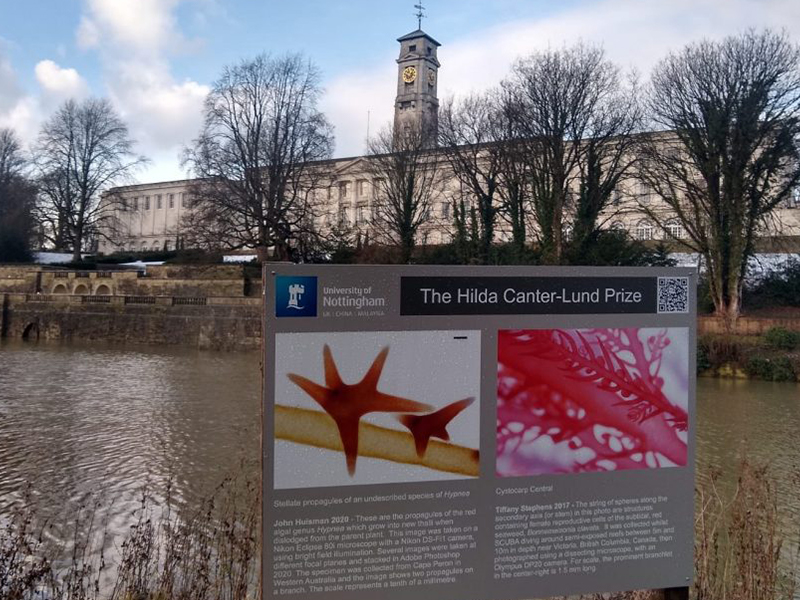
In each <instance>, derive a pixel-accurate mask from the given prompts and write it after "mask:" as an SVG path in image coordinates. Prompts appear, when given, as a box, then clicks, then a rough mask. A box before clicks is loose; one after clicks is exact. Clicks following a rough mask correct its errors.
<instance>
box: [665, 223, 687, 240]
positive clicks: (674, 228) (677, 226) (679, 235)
mask: <svg viewBox="0 0 800 600" xmlns="http://www.w3.org/2000/svg"><path fill="white" fill-rule="evenodd" d="M667 233H669V235H670V237H672V238H675V239H676V240H682V239H683V238H685V237H686V231H685V230H684V229H683V224H682V223H681V222H680V221H678V220H677V219H672V220H671V221H669V222H668V223H667Z"/></svg>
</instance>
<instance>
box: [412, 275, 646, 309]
mask: <svg viewBox="0 0 800 600" xmlns="http://www.w3.org/2000/svg"><path fill="white" fill-rule="evenodd" d="M656 287H657V279H656V278H655V277H625V278H622V277H620V278H615V277H401V282H400V314H401V315H514V314H626V313H627V314H648V313H655V312H656Z"/></svg>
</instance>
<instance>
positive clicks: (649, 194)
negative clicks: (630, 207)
mask: <svg viewBox="0 0 800 600" xmlns="http://www.w3.org/2000/svg"><path fill="white" fill-rule="evenodd" d="M639 196H640V198H641V200H642V202H645V203H648V202H650V201H651V200H652V199H653V188H651V187H650V186H649V185H648V184H646V183H640V184H639Z"/></svg>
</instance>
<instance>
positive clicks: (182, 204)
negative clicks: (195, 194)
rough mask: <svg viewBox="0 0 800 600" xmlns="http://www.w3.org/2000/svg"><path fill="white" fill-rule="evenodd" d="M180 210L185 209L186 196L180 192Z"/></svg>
mask: <svg viewBox="0 0 800 600" xmlns="http://www.w3.org/2000/svg"><path fill="white" fill-rule="evenodd" d="M181 208H186V194H185V193H184V192H181Z"/></svg>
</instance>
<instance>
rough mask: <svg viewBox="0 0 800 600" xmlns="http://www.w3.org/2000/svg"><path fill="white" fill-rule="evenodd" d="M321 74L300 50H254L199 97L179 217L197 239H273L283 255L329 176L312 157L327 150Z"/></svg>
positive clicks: (235, 242) (260, 243) (236, 242)
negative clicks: (185, 217) (201, 106)
mask: <svg viewBox="0 0 800 600" xmlns="http://www.w3.org/2000/svg"><path fill="white" fill-rule="evenodd" d="M319 81H320V74H319V71H318V69H317V68H316V67H314V65H312V64H311V63H310V62H308V61H307V60H305V59H304V58H303V57H302V56H301V55H297V54H292V55H286V56H282V57H272V56H269V55H265V54H262V55H259V56H257V57H255V58H254V59H251V60H245V61H242V62H241V63H239V64H237V65H234V66H232V67H226V68H225V70H224V71H223V73H222V76H221V77H220V78H219V79H218V80H217V81H216V83H215V84H214V86H213V89H212V90H211V93H210V94H209V95H208V98H207V99H206V104H205V122H204V125H203V130H202V132H201V133H200V136H199V137H198V138H197V139H196V140H195V142H194V145H193V147H192V148H189V149H187V151H186V153H185V161H186V163H187V164H189V165H190V166H191V167H192V169H193V171H194V173H195V175H196V176H197V177H198V178H199V179H198V181H197V183H196V184H195V185H194V186H193V189H192V191H191V193H192V197H193V211H192V212H191V220H190V221H189V222H187V223H185V229H186V230H187V234H188V235H190V236H193V237H194V238H195V239H196V240H198V241H201V242H202V241H206V242H209V241H210V242H212V243H216V244H221V245H223V246H224V247H227V248H230V249H237V248H254V249H256V251H257V252H258V253H259V257H260V258H261V259H262V260H263V259H264V258H266V257H267V254H268V249H269V248H270V247H272V248H273V249H274V250H273V255H274V256H275V257H277V258H288V257H289V255H290V253H291V246H292V243H293V239H294V238H295V236H296V235H298V234H299V233H300V232H302V229H303V224H304V223H308V222H309V220H308V219H307V214H308V213H309V212H310V211H311V209H312V208H313V201H314V198H315V192H316V190H317V189H318V188H319V187H320V185H321V184H322V182H328V183H329V181H328V180H329V174H327V173H326V172H325V169H322V168H319V167H318V166H315V165H313V164H311V163H312V161H317V160H321V159H325V158H329V157H330V155H331V153H332V151H333V135H332V131H333V130H332V127H331V125H330V124H329V123H328V121H327V120H326V118H325V116H324V115H323V114H322V113H321V112H320V111H319V110H318V109H317V103H318V100H319V97H320V94H321V88H320V84H319Z"/></svg>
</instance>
